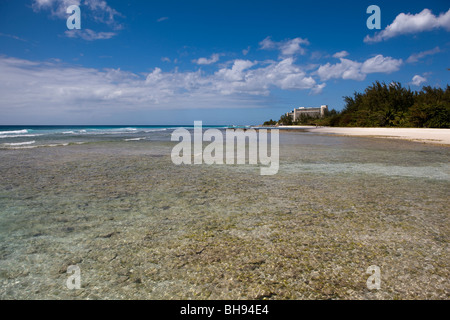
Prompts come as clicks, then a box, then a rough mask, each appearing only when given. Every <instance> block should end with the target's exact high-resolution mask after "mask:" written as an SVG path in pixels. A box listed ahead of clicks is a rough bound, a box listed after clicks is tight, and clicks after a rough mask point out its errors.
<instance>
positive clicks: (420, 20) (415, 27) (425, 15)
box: [364, 9, 450, 42]
mask: <svg viewBox="0 0 450 320" xmlns="http://www.w3.org/2000/svg"><path fill="white" fill-rule="evenodd" d="M439 28H443V29H445V30H447V31H450V9H449V10H448V11H447V12H446V13H441V14H440V15H439V16H435V15H434V14H433V13H431V11H430V10H429V9H424V10H422V12H420V13H418V14H410V13H407V14H405V13H400V14H399V15H398V16H397V17H396V18H395V20H394V22H392V24H390V25H388V26H387V27H386V29H384V30H382V31H381V32H378V33H376V34H375V35H374V36H373V37H371V36H366V37H365V38H364V42H380V41H383V40H387V39H390V38H393V37H397V36H399V35H403V34H413V33H419V32H424V31H431V30H434V29H439Z"/></svg>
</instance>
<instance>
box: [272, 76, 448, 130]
mask: <svg viewBox="0 0 450 320" xmlns="http://www.w3.org/2000/svg"><path fill="white" fill-rule="evenodd" d="M344 101H345V107H344V109H343V110H342V111H341V112H337V111H336V110H334V109H333V110H331V111H328V112H327V113H326V115H325V116H324V117H322V118H314V117H308V116H304V117H301V118H299V119H298V120H297V121H295V122H293V121H292V118H291V117H287V116H286V115H283V116H281V118H280V120H279V121H278V124H284V125H291V124H308V125H320V126H339V127H419V128H450V86H449V85H447V87H446V88H445V90H444V89H441V88H432V87H430V86H427V87H423V88H422V90H421V91H419V92H417V91H411V90H410V89H409V88H405V87H402V85H401V84H400V83H398V82H394V83H391V84H386V83H380V82H375V83H373V84H372V85H371V86H369V87H368V88H367V89H366V90H365V91H364V93H358V92H355V93H354V95H353V97H350V96H347V97H344ZM273 124H275V121H273V120H271V121H270V122H269V121H267V122H265V123H264V125H273Z"/></svg>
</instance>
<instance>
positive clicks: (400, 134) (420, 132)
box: [271, 126, 450, 146]
mask: <svg viewBox="0 0 450 320" xmlns="http://www.w3.org/2000/svg"><path fill="white" fill-rule="evenodd" d="M271 128H277V129H283V130H301V131H304V132H311V133H317V134H328V135H338V136H352V137H370V138H384V139H400V140H408V141H413V142H421V143H428V144H438V145H445V146H450V129H430V128H362V127H315V126H278V127H271Z"/></svg>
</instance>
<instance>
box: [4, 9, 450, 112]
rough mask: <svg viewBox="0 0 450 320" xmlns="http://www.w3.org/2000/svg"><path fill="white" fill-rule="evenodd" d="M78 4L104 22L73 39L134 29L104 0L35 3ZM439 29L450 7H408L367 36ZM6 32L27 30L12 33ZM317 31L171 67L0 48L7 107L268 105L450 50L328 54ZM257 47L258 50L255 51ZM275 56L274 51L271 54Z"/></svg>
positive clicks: (71, 33)
mask: <svg viewBox="0 0 450 320" xmlns="http://www.w3.org/2000/svg"><path fill="white" fill-rule="evenodd" d="M73 4H75V5H83V8H84V9H86V11H87V13H88V16H89V17H91V18H93V19H94V20H95V22H96V23H98V24H99V25H101V26H103V27H104V30H103V31H94V30H92V29H89V28H86V29H81V30H66V31H64V32H63V34H64V36H65V37H67V38H69V39H70V38H77V39H79V40H80V41H86V42H88V43H94V42H95V43H97V41H100V42H102V41H103V42H104V41H108V40H110V39H113V38H115V37H118V36H119V34H120V32H121V31H123V30H125V28H126V27H125V25H124V24H123V23H122V22H119V19H123V18H124V17H125V15H124V14H122V13H120V12H119V11H117V10H116V9H114V8H112V7H111V6H110V5H109V4H108V3H107V2H106V1H103V0H33V2H32V6H31V8H32V10H33V11H34V12H36V13H44V12H45V13H47V14H49V16H50V17H52V18H53V19H67V13H66V11H65V10H66V8H67V7H68V6H69V5H73ZM163 14H164V13H163ZM153 21H154V22H156V23H159V22H162V21H165V22H164V24H166V23H171V22H172V21H173V19H172V18H171V19H170V20H169V18H168V17H167V16H165V15H164V16H163V15H162V14H161V15H159V18H158V19H154V20H153ZM433 30H441V31H443V32H449V31H450V9H449V10H448V11H447V12H443V13H440V14H438V15H434V14H433V13H432V12H431V10H429V9H423V10H422V11H421V12H419V13H417V14H411V13H400V14H398V15H397V16H396V18H395V19H394V21H393V22H392V23H391V24H389V25H388V26H387V27H386V28H385V29H384V30H381V31H379V32H376V33H374V34H373V35H371V36H370V35H367V36H366V37H365V38H364V41H363V42H364V43H367V44H371V46H370V47H373V46H375V44H376V43H380V42H384V41H387V40H389V39H391V38H394V37H398V36H400V35H414V34H418V33H422V32H426V31H433ZM0 36H4V37H8V38H14V37H16V38H19V37H17V36H14V35H9V34H6V33H0ZM308 38H309V37H308ZM308 38H307V37H304V36H303V37H292V38H284V39H276V38H275V37H274V36H266V37H265V38H263V39H262V40H259V42H256V43H257V44H258V45H257V46H255V47H256V49H251V47H252V46H254V42H252V43H249V44H250V45H248V46H247V47H244V49H242V48H241V49H239V50H235V51H228V52H220V51H217V50H214V51H212V52H211V51H210V52H209V55H208V54H205V55H203V56H202V55H197V56H196V57H195V58H194V57H191V58H190V59H189V60H188V62H189V63H190V66H189V65H187V66H186V63H187V62H186V63H185V65H184V68H182V69H180V68H179V67H178V66H176V65H177V64H179V61H180V60H182V58H183V57H182V55H180V56H178V57H176V58H173V57H171V58H169V57H167V56H163V55H161V57H160V58H159V61H160V62H164V63H166V65H167V64H172V65H174V66H175V67H174V68H173V69H172V70H163V67H161V66H158V65H154V64H153V65H151V64H142V63H141V71H134V72H132V71H127V70H126V68H125V69H122V68H121V67H116V68H109V67H100V66H98V67H92V66H90V67H86V66H83V65H80V64H73V63H70V61H62V60H61V59H59V58H56V59H55V58H54V57H51V56H49V57H48V58H47V59H40V60H36V59H26V58H20V57H14V56H11V55H7V54H5V53H3V52H0V95H1V96H2V102H0V109H1V110H2V113H3V114H4V115H8V116H10V117H11V118H13V115H14V114H16V113H17V112H18V111H19V112H21V113H27V114H30V115H32V114H36V115H38V114H39V113H41V112H42V110H47V112H49V113H51V112H52V111H54V112H55V113H61V112H69V113H71V112H73V113H77V112H83V110H86V111H87V110H96V111H95V112H98V113H100V114H101V113H104V114H114V113H115V112H119V111H123V110H130V111H136V110H152V109H164V110H174V109H214V108H216V109H230V108H231V109H236V108H261V107H264V108H267V107H268V106H269V105H270V101H271V99H272V98H271V97H272V96H273V94H274V92H277V94H280V92H286V93H287V94H290V93H292V92H305V93H306V96H309V97H314V96H316V95H323V94H324V92H326V90H327V88H330V90H331V87H333V86H335V85H340V84H341V83H343V82H345V81H348V80H352V81H355V82H363V81H364V80H366V79H367V78H368V76H370V75H372V74H380V75H390V74H393V73H396V72H398V71H399V70H401V69H402V68H404V67H405V66H406V65H413V64H416V65H417V64H418V63H420V62H421V61H422V60H424V59H429V58H431V57H432V56H435V55H439V54H442V53H446V52H447V50H448V49H446V45H445V43H444V44H442V45H440V46H434V47H432V48H430V49H427V50H423V51H416V52H409V53H408V54H407V55H406V56H405V55H404V54H403V55H402V56H394V55H390V54H382V53H381V52H380V51H381V49H380V48H379V47H373V48H374V49H372V50H371V51H372V52H371V53H364V54H359V58H354V57H353V56H354V53H353V52H352V50H350V49H347V48H345V50H340V51H332V52H330V51H328V50H327V49H325V50H326V51H328V52H325V51H323V50H322V52H324V53H321V54H318V52H319V51H317V50H316V51H314V50H313V49H311V46H314V45H316V43H315V42H314V41H312V40H309V39H308ZM20 39H21V38H20ZM260 39H261V38H260ZM253 41H254V40H253ZM447 46H448V45H447ZM211 49H213V48H210V50H211ZM342 49H343V48H342ZM369 50H370V48H369ZM250 54H251V55H255V56H254V57H252V58H250V57H249V55H250ZM270 55H272V56H273V57H271V58H266V57H267V56H270ZM316 56H320V57H321V58H320V59H319V61H318V62H314V59H315V58H314V57H316ZM421 74H422V76H421V75H419V74H417V72H416V73H413V74H412V75H409V77H408V79H411V78H412V80H409V81H410V82H409V84H411V85H413V86H417V87H418V86H420V85H423V84H426V83H427V81H429V78H430V77H429V75H431V74H432V72H428V73H426V72H422V73H421ZM426 74H427V75H426ZM289 92H290V93H289ZM341 96H342V95H341ZM311 99H313V98H311ZM36 105H39V106H40V108H41V110H38V109H37V108H36Z"/></svg>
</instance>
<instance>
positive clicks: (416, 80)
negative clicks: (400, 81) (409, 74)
mask: <svg viewBox="0 0 450 320" xmlns="http://www.w3.org/2000/svg"><path fill="white" fill-rule="evenodd" d="M426 81H427V79H425V78H424V77H421V76H419V75H418V74H417V75H415V76H414V77H413V78H412V82H411V84H412V85H415V86H417V87H420V85H421V84H422V83H424V82H426Z"/></svg>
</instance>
